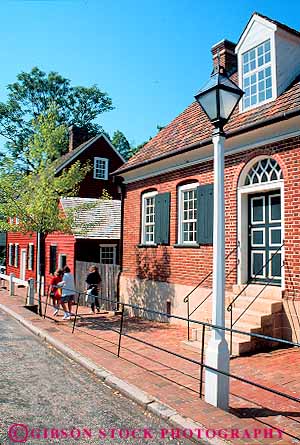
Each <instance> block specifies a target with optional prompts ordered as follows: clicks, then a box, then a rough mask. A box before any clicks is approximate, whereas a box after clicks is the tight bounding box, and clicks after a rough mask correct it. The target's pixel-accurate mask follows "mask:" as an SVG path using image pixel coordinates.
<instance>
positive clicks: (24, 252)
mask: <svg viewBox="0 0 300 445" xmlns="http://www.w3.org/2000/svg"><path fill="white" fill-rule="evenodd" d="M26 263H27V249H21V261H20V278H21V280H25V279H26Z"/></svg>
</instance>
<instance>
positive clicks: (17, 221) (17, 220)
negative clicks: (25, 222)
mask: <svg viewBox="0 0 300 445" xmlns="http://www.w3.org/2000/svg"><path fill="white" fill-rule="evenodd" d="M19 223H20V220H19V218H18V217H16V225H18V224H19Z"/></svg>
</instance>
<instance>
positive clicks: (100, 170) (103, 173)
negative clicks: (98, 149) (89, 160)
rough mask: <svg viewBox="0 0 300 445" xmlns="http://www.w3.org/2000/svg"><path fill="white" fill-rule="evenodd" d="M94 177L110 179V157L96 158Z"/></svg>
mask: <svg viewBox="0 0 300 445" xmlns="http://www.w3.org/2000/svg"><path fill="white" fill-rule="evenodd" d="M94 179H104V180H107V179H108V159H106V158H94Z"/></svg>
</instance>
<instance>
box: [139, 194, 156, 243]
mask: <svg viewBox="0 0 300 445" xmlns="http://www.w3.org/2000/svg"><path fill="white" fill-rule="evenodd" d="M156 195H157V191H154V192H149V193H144V194H143V195H142V219H141V220H142V239H141V243H142V244H154V243H155V237H154V233H155V196H156Z"/></svg>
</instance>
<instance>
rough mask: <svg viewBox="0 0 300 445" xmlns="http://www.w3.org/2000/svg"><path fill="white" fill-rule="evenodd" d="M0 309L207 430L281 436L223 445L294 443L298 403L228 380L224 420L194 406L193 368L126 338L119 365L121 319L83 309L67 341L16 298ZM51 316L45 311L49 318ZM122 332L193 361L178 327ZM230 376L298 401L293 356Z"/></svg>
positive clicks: (298, 363) (272, 357) (67, 330)
mask: <svg viewBox="0 0 300 445" xmlns="http://www.w3.org/2000/svg"><path fill="white" fill-rule="evenodd" d="M0 302H1V303H3V304H6V305H7V306H10V307H11V309H12V310H14V311H15V312H19V313H22V315H23V316H25V317H26V318H27V319H31V321H32V323H33V324H35V325H37V326H39V327H40V328H42V329H44V330H45V331H48V333H49V334H51V335H52V336H53V337H55V338H57V339H59V340H60V341H64V342H65V344H67V345H68V346H70V347H72V348H73V349H74V350H76V351H78V352H80V353H81V354H83V355H85V356H87V357H88V358H90V359H92V360H93V361H94V362H96V363H98V364H99V365H100V366H103V367H104V368H106V369H108V370H109V371H111V372H113V373H114V374H115V375H117V376H118V377H120V378H122V379H124V380H126V381H128V382H129V383H132V384H135V385H137V386H138V387H139V388H140V389H142V390H144V391H147V392H149V393H150V394H151V395H152V396H155V397H157V398H159V399H160V400H161V401H162V402H164V403H166V404H168V405H170V406H172V407H173V408H175V409H176V410H177V411H178V412H179V413H180V414H182V415H184V416H186V417H189V418H192V419H193V420H195V421H197V422H200V423H202V424H203V425H205V426H206V427H207V428H214V429H221V428H227V429H228V428H234V429H238V430H239V431H242V430H247V431H249V432H251V431H252V432H253V431H254V430H255V429H256V430H257V431H259V430H262V429H264V428H265V429H267V428H280V429H282V430H283V431H284V435H283V437H282V439H274V438H273V439H262V438H260V437H259V435H258V438H257V439H253V438H251V439H247V440H245V438H244V439H237V438H235V439H234V440H232V441H231V442H230V441H229V443H234V445H239V444H244V445H245V444H247V443H251V444H259V443H266V444H268V443H269V444H289V443H291V444H292V443H300V440H299V437H300V404H298V403H294V402H291V401H289V400H288V399H284V398H282V397H279V396H275V395H273V394H271V393H269V392H266V391H263V390H261V389H258V388H255V387H253V386H250V385H248V384H244V383H241V382H238V381H236V380H233V379H231V396H230V412H229V413H225V412H223V411H221V410H218V409H216V408H214V407H212V406H210V405H207V404H206V403H205V402H204V401H203V400H200V399H199V366H198V365H195V364H193V363H190V362H187V361H185V360H183V359H181V358H177V357H174V356H171V355H170V354H167V353H165V352H162V351H158V350H155V349H153V348H151V347H149V346H146V345H145V344H142V343H138V342H136V341H134V340H132V339H129V338H126V337H122V343H121V346H122V347H121V357H120V358H118V357H117V356H116V353H117V346H118V335H117V333H115V332H112V331H111V330H110V329H109V328H113V329H116V330H117V329H119V324H120V317H119V316H115V317H108V316H107V315H106V314H103V315H101V314H100V315H96V316H93V314H89V313H88V311H87V308H82V309H80V312H82V311H84V313H85V314H87V315H84V316H82V318H81V319H80V320H79V321H78V323H77V328H76V330H75V334H73V335H72V334H71V327H72V323H71V322H63V321H62V314H61V315H60V316H59V317H57V319H56V320H58V321H55V322H54V321H52V320H47V319H46V320H42V319H40V318H39V317H38V316H36V315H33V314H31V313H30V312H29V311H27V310H25V309H24V308H22V307H21V304H22V303H23V301H21V300H20V299H18V298H17V297H11V298H10V297H7V296H6V295H4V293H1V299H0ZM20 303H21V304H20ZM51 313H52V310H51V308H49V311H48V314H49V315H51ZM124 329H125V332H126V333H128V334H130V335H132V336H135V337H137V338H139V339H141V340H144V341H146V342H150V343H153V344H156V345H158V346H160V347H163V348H165V349H167V350H170V351H173V352H177V353H179V354H182V355H185V356H186V357H190V358H193V359H196V360H199V356H198V354H195V353H192V352H189V351H186V350H184V349H182V346H181V340H183V339H184V338H185V336H186V329H184V328H183V327H178V326H177V327H175V326H173V325H171V326H170V325H167V324H163V323H154V322H149V321H142V320H138V319H133V320H128V319H126V322H125V324H124ZM231 372H232V373H233V374H236V375H238V376H241V377H244V378H247V379H249V380H254V381H255V382H257V383H260V384H263V385H265V386H268V387H271V388H274V389H277V390H279V391H282V392H284V393H288V394H291V395H293V396H296V397H299V395H300V381H299V375H300V351H298V350H297V349H295V348H292V349H286V350H277V351H274V352H272V353H261V354H257V355H253V356H251V357H240V358H236V359H233V360H231ZM227 440H228V439H227Z"/></svg>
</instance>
